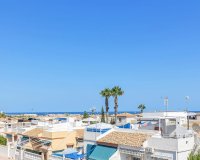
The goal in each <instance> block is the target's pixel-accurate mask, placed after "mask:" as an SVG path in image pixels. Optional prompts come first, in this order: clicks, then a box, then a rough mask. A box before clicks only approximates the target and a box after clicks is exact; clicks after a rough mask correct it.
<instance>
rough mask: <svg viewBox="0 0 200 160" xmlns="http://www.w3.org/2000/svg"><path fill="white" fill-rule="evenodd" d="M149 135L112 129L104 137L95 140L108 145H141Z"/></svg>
mask: <svg viewBox="0 0 200 160" xmlns="http://www.w3.org/2000/svg"><path fill="white" fill-rule="evenodd" d="M149 137H151V135H149V134H144V133H130V132H118V131H113V132H111V133H109V134H108V135H106V136H105V137H103V138H101V139H99V140H98V141H97V142H98V143H101V144H102V143H105V144H110V145H126V146H132V147H141V146H143V143H144V142H145V141H146V140H147V139H148V138H149Z"/></svg>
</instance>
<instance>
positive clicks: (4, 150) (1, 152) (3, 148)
mask: <svg viewBox="0 0 200 160" xmlns="http://www.w3.org/2000/svg"><path fill="white" fill-rule="evenodd" d="M0 155H2V156H6V157H7V156H8V146H2V145H0Z"/></svg>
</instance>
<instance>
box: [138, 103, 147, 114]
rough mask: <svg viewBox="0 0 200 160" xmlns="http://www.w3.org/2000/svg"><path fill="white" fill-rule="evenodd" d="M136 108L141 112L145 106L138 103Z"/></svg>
mask: <svg viewBox="0 0 200 160" xmlns="http://www.w3.org/2000/svg"><path fill="white" fill-rule="evenodd" d="M138 109H139V110H140V112H141V113H143V111H144V110H145V109H146V106H145V105H144V104H140V105H139V106H138Z"/></svg>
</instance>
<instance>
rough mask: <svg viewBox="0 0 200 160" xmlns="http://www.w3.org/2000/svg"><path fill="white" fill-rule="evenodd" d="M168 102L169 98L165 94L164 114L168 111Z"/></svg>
mask: <svg viewBox="0 0 200 160" xmlns="http://www.w3.org/2000/svg"><path fill="white" fill-rule="evenodd" d="M168 104H169V99H168V97H167V96H166V97H165V98H164V106H165V111H166V115H167V112H168Z"/></svg>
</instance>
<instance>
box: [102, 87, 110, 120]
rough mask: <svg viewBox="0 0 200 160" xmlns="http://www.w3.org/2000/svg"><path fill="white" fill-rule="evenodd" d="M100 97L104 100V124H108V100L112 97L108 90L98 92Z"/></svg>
mask: <svg viewBox="0 0 200 160" xmlns="http://www.w3.org/2000/svg"><path fill="white" fill-rule="evenodd" d="M100 95H101V96H102V97H104V98H105V106H106V122H107V123H108V112H109V98H110V96H111V95H112V92H111V90H110V89H109V88H105V89H104V90H102V91H101V92H100Z"/></svg>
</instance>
